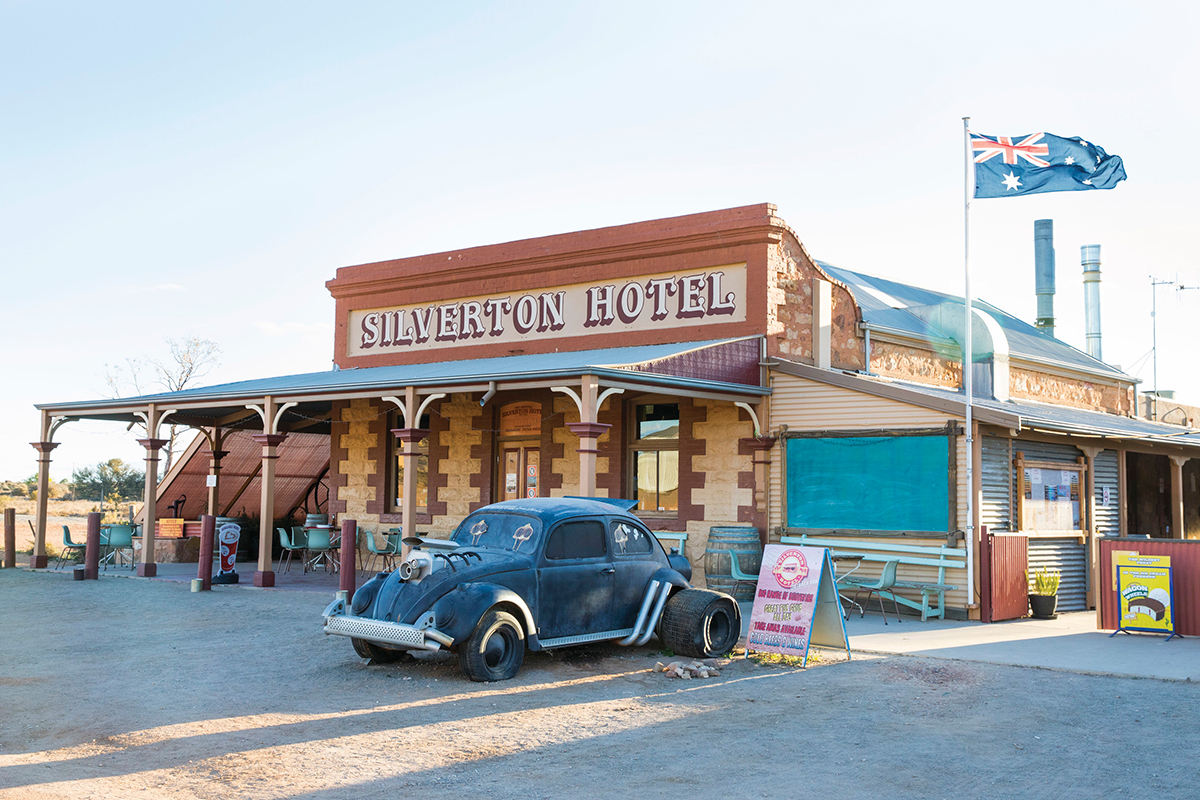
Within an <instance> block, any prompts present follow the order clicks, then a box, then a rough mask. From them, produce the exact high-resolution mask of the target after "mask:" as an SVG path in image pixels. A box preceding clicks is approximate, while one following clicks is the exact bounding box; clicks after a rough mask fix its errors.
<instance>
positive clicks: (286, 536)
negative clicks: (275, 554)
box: [275, 528, 305, 572]
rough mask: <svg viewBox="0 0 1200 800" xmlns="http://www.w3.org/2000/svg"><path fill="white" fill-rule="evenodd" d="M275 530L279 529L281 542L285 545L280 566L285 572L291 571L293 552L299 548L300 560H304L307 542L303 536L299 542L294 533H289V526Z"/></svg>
mask: <svg viewBox="0 0 1200 800" xmlns="http://www.w3.org/2000/svg"><path fill="white" fill-rule="evenodd" d="M275 530H277V531H279V544H280V545H281V546H282V547H283V553H284V556H283V558H282V559H281V560H280V564H279V566H280V568H281V569H282V570H283V571H284V572H290V571H291V569H292V554H293V553H295V552H296V551H297V550H299V551H300V560H301V561H303V560H304V555H305V554H304V545H305V542H304V540H303V538H302V539H301V540H300V541H299V542H297V541H296V539H295V536H294V534H291V533H288V529H287V528H276V529H275ZM303 530H304V529H303V528H301V531H303Z"/></svg>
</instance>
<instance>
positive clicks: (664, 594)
mask: <svg viewBox="0 0 1200 800" xmlns="http://www.w3.org/2000/svg"><path fill="white" fill-rule="evenodd" d="M670 596H671V584H669V583H664V584H663V587H662V591H661V592H659V593H658V602H657V603H655V604H654V613H653V614H651V615H650V623H649V624H648V625H646V630H645V631H644V632H643V633H642V635H641V636H639V637H638V640H637V641H636V642H634V644H636V645H637V646H638V647H641V646H642V645H644V644H645V643H646V642H648V641H650V637H651V636H653V635H654V629H655V628H656V627H658V619H659V617H661V616H662V611H663V606H665V605H666V604H667V598H668V597H670Z"/></svg>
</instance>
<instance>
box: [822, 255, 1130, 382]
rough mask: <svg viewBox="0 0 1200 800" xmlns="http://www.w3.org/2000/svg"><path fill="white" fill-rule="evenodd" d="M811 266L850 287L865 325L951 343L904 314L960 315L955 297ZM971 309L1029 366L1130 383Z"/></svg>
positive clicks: (1067, 348)
mask: <svg viewBox="0 0 1200 800" xmlns="http://www.w3.org/2000/svg"><path fill="white" fill-rule="evenodd" d="M817 263H818V264H820V265H821V268H822V269H823V270H825V271H826V272H828V273H829V275H830V276H832V277H834V278H836V279H837V280H839V281H841V282H843V283H845V284H846V285H847V286H849V287H850V291H851V293H852V294H853V295H854V300H855V302H857V303H858V305H859V307H860V308H861V309H862V314H863V320H864V321H865V322H867V324H869V325H874V326H877V327H881V328H891V329H893V330H897V331H902V332H904V333H909V334H913V335H915V336H919V337H923V338H930V339H934V340H936V339H942V340H946V339H953V338H954V337H953V336H952V335H951V334H950V333H949V332H948V331H943V330H939V329H938V328H937V327H936V326H935V325H933V324H932V323H930V322H929V321H927V319H925V318H922V317H921V316H918V315H917V314H915V313H913V312H912V311H911V310H909V309H924V308H931V307H936V306H944V305H957V306H958V307H959V309H960V310H959V314H960V315H961V313H962V311H961V309H962V305H963V298H962V296H961V295H953V294H946V293H944V292H936V291H933V290H931V289H922V288H920V287H919V286H912V285H911V284H907V283H899V282H897V281H893V280H889V279H887V278H879V277H875V276H873V275H864V274H863V273H861V272H852V271H850V270H848V269H842V268H840V267H835V266H833V265H832V264H826V263H825V262H823V261H818V262H817ZM974 306H975V308H977V309H979V310H982V311H986V312H987V313H988V314H989V315H991V317H992V318H993V319H995V320H996V322H997V323H998V324H999V325H1000V327H1001V329H1003V331H1004V334H1005V336H1006V337H1007V339H1008V346H1009V352H1010V354H1012V355H1015V356H1018V357H1021V358H1024V359H1028V360H1030V361H1040V362H1043V363H1047V364H1055V365H1060V366H1065V367H1069V368H1071V369H1076V370H1081V371H1084V372H1089V373H1094V374H1101V375H1106V376H1111V377H1113V378H1120V379H1122V380H1125V381H1129V382H1133V381H1134V380H1135V379H1134V378H1133V377H1131V376H1129V375H1126V374H1125V373H1123V372H1121V370H1119V369H1117V368H1115V367H1113V366H1111V365H1110V364H1105V363H1104V362H1103V361H1100V360H1098V359H1095V358H1092V357H1091V356H1089V355H1088V354H1087V353H1085V352H1083V351H1082V350H1078V349H1076V348H1074V347H1072V346H1071V345H1069V344H1067V343H1065V342H1060V341H1059V340H1058V339H1055V338H1054V337H1053V336H1047V335H1046V334H1044V333H1042V332H1041V331H1039V330H1038V329H1037V328H1035V327H1034V326H1033V325H1030V324H1029V323H1027V322H1023V321H1022V320H1020V319H1017V318H1016V317H1014V316H1013V315H1011V314H1009V313H1007V312H1005V311H1002V310H1001V309H999V308H997V307H996V306H994V305H992V304H991V303H986V302H984V301H982V300H979V299H976V300H975V301H974Z"/></svg>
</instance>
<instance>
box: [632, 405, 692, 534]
mask: <svg viewBox="0 0 1200 800" xmlns="http://www.w3.org/2000/svg"><path fill="white" fill-rule="evenodd" d="M657 405H664V406H665V405H673V406H675V407H676V408H677V409H678V410H679V433H678V435H677V436H676V437H675V438H674V439H641V438H638V408H639V407H641V406H657ZM625 415H626V420H627V429H628V431H629V436H628V440H627V442H626V445H625V465H626V470H625V474H626V476H627V477H626V480H625V490H626V492H627V494H626V497H627V498H628V499H630V500H637V499H638V487H637V454H638V452H648V451H653V452H655V453H660V452H664V451H670V452H675V453H676V454H677V455H676V458H677V459H678V461H677V472H678V475H679V485H677V486H676V487H675V492H676V501H675V508H674V509H671V510H666V511H659V510H657V509H654V510H642V509H639V508H637V507H636V506H635V507H634V508H633V510H632V511H631V513H632V514H634V515H635V516H637V517H638V518H640V519H679V495H680V493H681V489H682V483H683V459H682V455H681V453H682V450H681V448H680V446H679V443H680V441H681V440H682V438H683V403H682V402H680V398H678V397H672V396H669V395H660V394H647V395H641V396H639V397H633V398H630V399H629V400H628V401H627V406H626V410H625ZM659 494H660V495H661V491H660V492H659Z"/></svg>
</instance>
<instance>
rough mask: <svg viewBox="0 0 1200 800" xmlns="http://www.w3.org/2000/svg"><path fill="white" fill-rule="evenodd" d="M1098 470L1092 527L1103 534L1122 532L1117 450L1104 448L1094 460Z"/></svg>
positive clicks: (1111, 534) (1116, 534)
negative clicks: (1105, 496) (1105, 502)
mask: <svg viewBox="0 0 1200 800" xmlns="http://www.w3.org/2000/svg"><path fill="white" fill-rule="evenodd" d="M1093 464H1094V469H1095V470H1096V476H1095V479H1096V497H1095V503H1094V504H1093V508H1095V517H1096V518H1095V520H1094V521H1093V523H1092V529H1093V530H1094V531H1096V533H1098V534H1099V535H1101V536H1119V535H1120V533H1121V499H1120V491H1121V482H1120V480H1119V479H1118V477H1119V472H1118V468H1117V451H1116V450H1102V451H1100V453H1099V454H1097V456H1096V458H1095V459H1094V460H1093ZM1105 487H1108V504H1107V505H1105V504H1104V489H1105Z"/></svg>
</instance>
